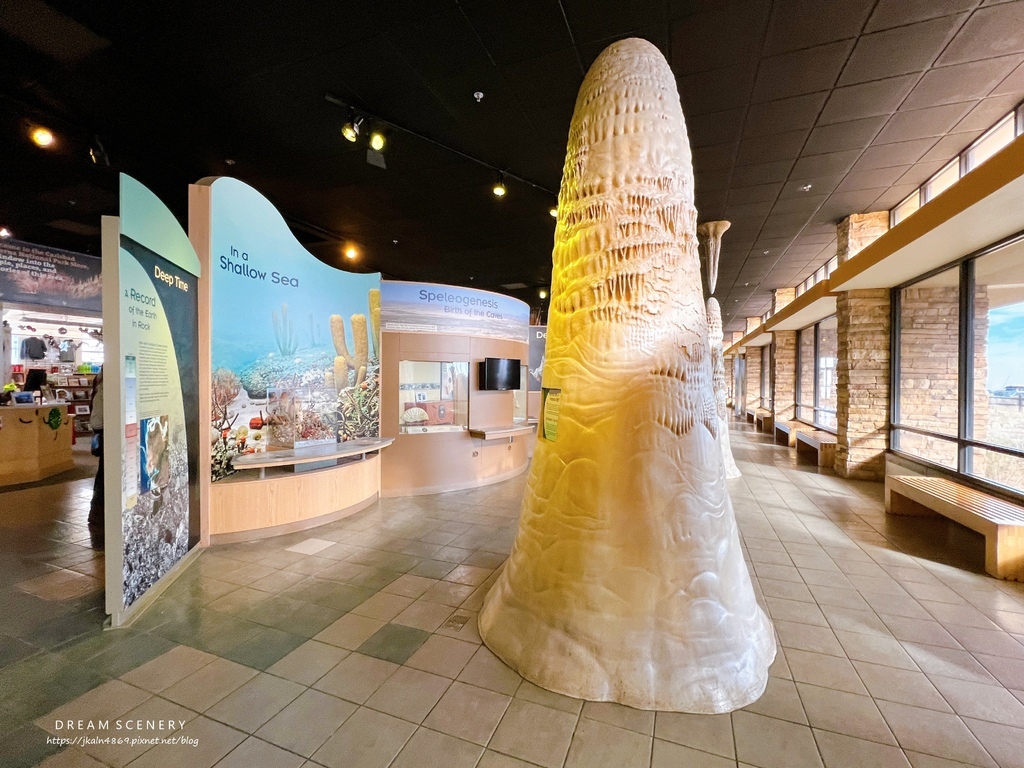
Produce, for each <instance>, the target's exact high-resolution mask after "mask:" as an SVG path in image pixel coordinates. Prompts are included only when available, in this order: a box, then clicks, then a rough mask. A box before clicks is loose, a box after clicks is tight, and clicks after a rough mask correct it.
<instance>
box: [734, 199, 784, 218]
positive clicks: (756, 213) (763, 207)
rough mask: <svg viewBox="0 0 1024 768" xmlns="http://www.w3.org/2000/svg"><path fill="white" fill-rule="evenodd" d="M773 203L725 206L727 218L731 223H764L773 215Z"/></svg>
mask: <svg viewBox="0 0 1024 768" xmlns="http://www.w3.org/2000/svg"><path fill="white" fill-rule="evenodd" d="M771 210H772V204H771V201H765V202H762V203H737V204H732V203H730V204H729V205H726V206H725V218H726V219H728V220H729V221H762V220H764V219H765V218H767V216H768V214H769V213H771Z"/></svg>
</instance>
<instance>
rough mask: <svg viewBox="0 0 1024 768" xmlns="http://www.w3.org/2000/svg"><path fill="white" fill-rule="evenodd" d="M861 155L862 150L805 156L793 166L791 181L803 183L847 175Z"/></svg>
mask: <svg viewBox="0 0 1024 768" xmlns="http://www.w3.org/2000/svg"><path fill="white" fill-rule="evenodd" d="M860 153H861V150H859V149H850V150H847V151H845V152H830V153H828V154H824V155H805V156H804V157H801V158H800V159H799V160H797V161H796V165H795V166H793V172H792V173H791V174H790V179H791V180H792V181H801V180H807V179H814V178H816V177H818V176H833V175H836V174H843V173H846V172H847V171H848V170H850V166H852V165H853V164H854V163H855V162H856V161H857V158H858V157H860ZM805 183H806V182H805ZM812 183H813V182H812ZM812 188H813V187H812Z"/></svg>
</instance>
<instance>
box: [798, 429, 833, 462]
mask: <svg viewBox="0 0 1024 768" xmlns="http://www.w3.org/2000/svg"><path fill="white" fill-rule="evenodd" d="M836 443H837V440H836V436H835V435H833V434H832V433H831V432H825V431H824V430H820V429H806V430H797V431H796V452H797V454H798V455H799V454H800V452H801V450H802V451H804V452H807V451H811V450H813V451H816V452H817V459H818V466H819V467H831V466H832V465H833V464H835V461H836ZM801 446H803V448H801Z"/></svg>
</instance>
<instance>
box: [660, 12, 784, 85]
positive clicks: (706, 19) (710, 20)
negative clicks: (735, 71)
mask: <svg viewBox="0 0 1024 768" xmlns="http://www.w3.org/2000/svg"><path fill="white" fill-rule="evenodd" d="M770 5H771V4H770V3H769V2H767V0H747V2H738V3H728V4H724V3H723V4H717V5H714V6H713V7H711V8H709V9H708V10H705V11H703V12H701V13H696V14H694V15H692V16H688V17H686V18H683V19H674V20H673V22H672V25H671V27H672V69H673V71H674V72H675V73H676V75H677V76H685V75H692V74H695V73H697V72H704V71H706V70H709V69H722V68H724V67H729V66H732V65H734V64H736V63H738V62H741V61H743V60H748V61H751V62H753V61H756V59H757V57H758V53H759V51H760V50H761V40H762V38H763V37H764V31H765V27H766V26H767V23H768V9H769V8H770ZM712 40H713V41H715V42H714V44H713V45H711V44H709V42H710V41H712Z"/></svg>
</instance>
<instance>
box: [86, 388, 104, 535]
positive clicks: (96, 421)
mask: <svg viewBox="0 0 1024 768" xmlns="http://www.w3.org/2000/svg"><path fill="white" fill-rule="evenodd" d="M91 411H92V413H91V414H90V416H89V426H90V428H92V431H93V436H94V437H93V443H92V452H93V454H94V455H96V456H99V459H100V464H99V467H98V468H97V470H96V480H95V482H94V483H93V487H92V503H91V504H90V505H89V538H90V539H91V540H92V546H93V549H103V537H104V522H103V519H104V518H103V369H102V368H101V369H100V372H99V373H98V374H96V381H95V382H93V390H92V407H91Z"/></svg>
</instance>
